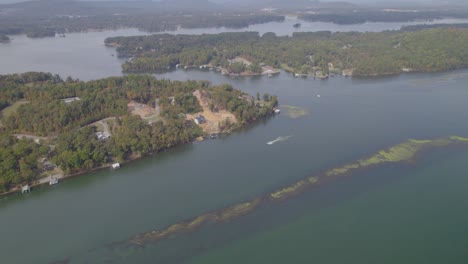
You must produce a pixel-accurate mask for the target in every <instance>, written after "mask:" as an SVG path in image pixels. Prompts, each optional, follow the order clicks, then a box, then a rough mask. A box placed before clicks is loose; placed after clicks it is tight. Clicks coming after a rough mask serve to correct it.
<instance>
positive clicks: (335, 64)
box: [105, 28, 468, 76]
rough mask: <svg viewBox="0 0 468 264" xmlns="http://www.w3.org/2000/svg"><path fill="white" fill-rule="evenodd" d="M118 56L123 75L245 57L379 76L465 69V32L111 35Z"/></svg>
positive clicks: (301, 71) (307, 71) (293, 67)
mask: <svg viewBox="0 0 468 264" xmlns="http://www.w3.org/2000/svg"><path fill="white" fill-rule="evenodd" d="M105 42H106V44H107V45H113V46H117V52H118V54H119V56H120V57H124V58H130V59H129V60H128V61H127V62H126V63H124V64H123V66H122V68H123V71H124V72H127V73H142V72H164V71H168V70H171V69H173V68H175V67H176V66H177V65H178V64H182V65H188V66H191V67H193V66H195V67H196V66H201V65H210V66H211V67H224V68H229V67H230V66H232V63H231V60H232V59H234V58H237V57H241V58H244V59H246V60H248V61H250V62H252V64H253V65H260V64H266V65H271V66H273V67H277V68H283V69H285V70H287V71H291V72H294V73H296V74H298V75H314V76H316V75H318V73H320V74H321V75H322V76H327V75H328V74H331V73H338V74H340V73H343V74H346V75H353V76H379V75H389V74H399V73H401V72H406V71H418V72H432V71H447V70H451V69H458V68H465V67H467V66H468V49H466V43H468V30H466V29H455V28H440V29H427V30H420V31H386V32H379V33H370V32H368V33H359V32H337V33H332V32H328V31H324V32H310V33H298V32H296V33H294V34H293V36H292V37H288V36H276V35H275V34H274V33H266V34H264V35H263V36H260V35H259V34H258V33H257V32H243V33H221V34H213V35H201V36H193V35H177V36H174V35H169V34H163V35H152V36H135V37H113V38H108V39H106V41H105Z"/></svg>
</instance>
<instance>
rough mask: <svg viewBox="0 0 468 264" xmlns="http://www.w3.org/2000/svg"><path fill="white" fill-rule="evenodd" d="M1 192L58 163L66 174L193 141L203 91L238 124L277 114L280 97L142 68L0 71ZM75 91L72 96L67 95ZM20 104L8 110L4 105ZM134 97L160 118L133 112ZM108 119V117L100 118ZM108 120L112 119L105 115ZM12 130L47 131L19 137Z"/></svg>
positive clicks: (216, 108)
mask: <svg viewBox="0 0 468 264" xmlns="http://www.w3.org/2000/svg"><path fill="white" fill-rule="evenodd" d="M0 91H1V93H0V102H2V103H1V104H0V105H1V108H0V110H3V111H2V112H1V113H2V115H3V116H2V118H1V121H2V123H1V125H0V145H1V148H0V192H6V191H8V190H10V189H11V188H14V187H16V186H18V185H21V184H25V183H32V182H34V181H35V180H37V179H38V178H40V177H41V175H42V174H43V173H44V172H45V171H46V170H47V168H45V167H46V165H44V161H49V162H52V163H53V164H56V165H57V166H58V167H59V168H60V169H61V170H62V171H63V172H64V173H65V174H66V175H70V174H73V173H77V172H83V171H87V170H92V169H94V168H99V167H102V166H105V165H106V164H110V163H112V162H124V161H128V160H132V159H135V158H138V157H142V156H145V155H148V154H150V153H157V152H160V151H162V150H165V149H167V148H170V147H173V146H175V145H178V144H183V143H188V142H191V141H193V140H194V139H195V138H197V137H199V136H203V135H204V133H203V131H202V130H201V128H200V127H199V126H198V125H196V124H195V123H194V122H193V120H190V119H187V118H186V117H185V115H186V114H195V113H197V112H200V110H201V106H200V104H199V102H198V101H197V98H195V96H194V95H193V93H194V92H195V91H202V92H203V93H204V95H205V96H206V97H208V98H209V100H210V101H209V102H210V107H211V108H212V110H213V111H221V110H224V111H229V112H231V113H232V114H234V116H235V117H236V119H237V121H238V122H237V123H229V124H228V123H226V124H225V125H226V126H228V127H226V128H225V129H227V130H229V129H233V128H236V127H239V126H242V125H244V124H247V123H250V122H253V121H255V120H258V119H261V118H263V117H267V116H269V115H271V114H272V113H273V107H275V106H276V104H277V103H278V102H277V99H276V97H274V96H267V98H268V102H262V103H261V104H260V103H258V102H255V101H254V100H251V98H253V97H250V96H247V95H246V94H244V93H243V92H241V91H239V90H236V89H234V88H232V87H231V86H229V85H219V86H211V85H210V84H209V83H208V82H207V81H185V82H178V81H169V80H157V79H155V78H154V77H152V76H146V75H137V76H125V77H110V78H106V79H101V80H95V81H89V82H82V81H79V80H73V79H71V78H68V79H67V80H62V79H61V78H60V77H59V76H58V75H52V74H48V73H34V72H31V73H25V74H14V75H0ZM67 98H72V99H73V100H67ZM18 102H22V104H21V105H20V106H19V107H17V109H16V110H15V111H13V112H11V111H10V112H9V113H8V114H5V112H6V110H7V107H13V106H14V105H15V104H17V103H18ZM129 102H135V103H136V104H139V105H145V106H146V107H151V106H152V105H154V102H157V104H158V106H157V108H158V109H159V110H158V111H159V112H158V113H157V118H156V119H154V120H151V121H148V120H147V119H145V118H144V117H142V116H139V115H135V114H132V113H131V111H129V109H128V104H129ZM103 120H104V121H103ZM105 120H107V121H105ZM96 122H98V123H102V122H106V125H107V126H109V131H108V132H106V133H109V134H110V135H111V136H110V135H109V138H106V139H105V140H102V139H100V138H99V137H97V133H98V132H99V131H102V128H99V126H100V125H98V123H96ZM13 134H25V135H31V136H42V137H41V138H38V137H37V139H36V140H33V139H27V138H23V139H18V138H16V137H14V136H13Z"/></svg>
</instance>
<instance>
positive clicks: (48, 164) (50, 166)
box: [42, 161, 57, 170]
mask: <svg viewBox="0 0 468 264" xmlns="http://www.w3.org/2000/svg"><path fill="white" fill-rule="evenodd" d="M42 168H43V169H44V170H53V169H55V168H57V165H56V164H54V163H52V162H50V161H45V162H44V163H42Z"/></svg>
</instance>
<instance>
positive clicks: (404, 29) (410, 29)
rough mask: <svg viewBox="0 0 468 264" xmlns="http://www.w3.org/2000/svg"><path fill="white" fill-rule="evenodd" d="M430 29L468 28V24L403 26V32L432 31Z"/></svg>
mask: <svg viewBox="0 0 468 264" xmlns="http://www.w3.org/2000/svg"><path fill="white" fill-rule="evenodd" d="M430 28H465V29H467V28H468V23H460V24H430V25H411V26H403V27H401V30H403V31H418V30H422V29H430Z"/></svg>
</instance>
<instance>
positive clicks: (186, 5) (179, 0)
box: [155, 0, 220, 11]
mask: <svg viewBox="0 0 468 264" xmlns="http://www.w3.org/2000/svg"><path fill="white" fill-rule="evenodd" d="M155 3H156V4H158V5H159V7H160V8H162V9H167V10H187V11H212V10H217V9H220V6H219V5H217V4H215V3H213V2H210V1H209V0H162V1H160V2H155Z"/></svg>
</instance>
